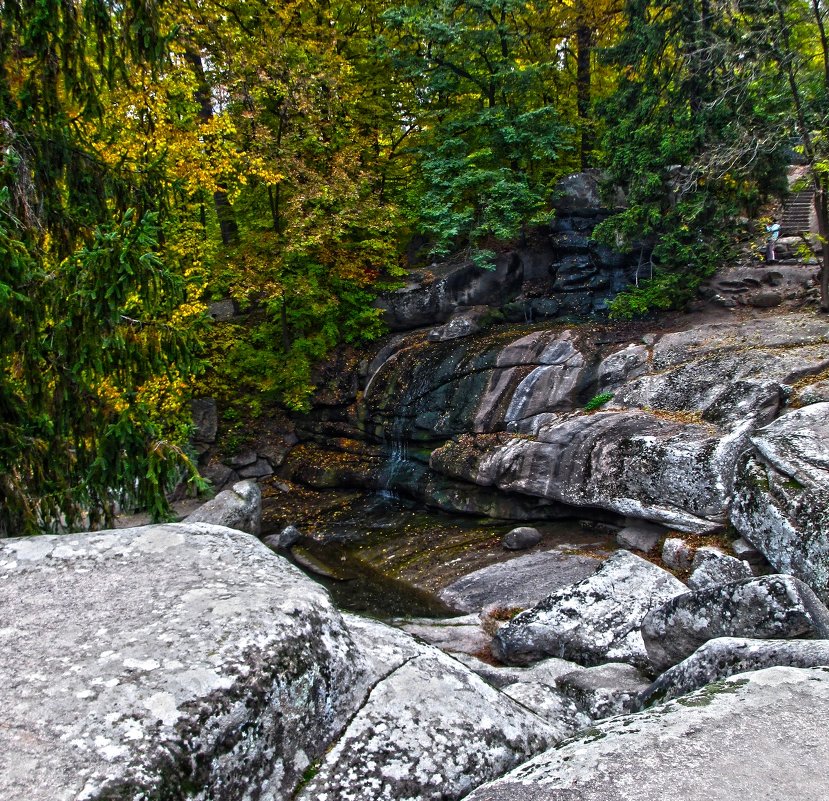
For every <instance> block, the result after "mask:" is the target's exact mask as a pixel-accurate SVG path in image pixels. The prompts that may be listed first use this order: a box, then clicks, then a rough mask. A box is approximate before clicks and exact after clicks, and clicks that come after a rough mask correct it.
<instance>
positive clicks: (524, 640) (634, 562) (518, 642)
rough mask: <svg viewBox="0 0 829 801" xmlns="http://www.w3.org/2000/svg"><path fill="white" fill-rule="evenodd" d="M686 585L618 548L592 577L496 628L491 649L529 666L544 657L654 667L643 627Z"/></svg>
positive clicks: (507, 659) (503, 657) (590, 663)
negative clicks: (643, 634)
mask: <svg viewBox="0 0 829 801" xmlns="http://www.w3.org/2000/svg"><path fill="white" fill-rule="evenodd" d="M685 592H687V587H686V586H685V585H684V584H683V583H682V582H681V581H679V579H676V578H674V576H672V575H671V574H670V573H668V572H667V571H665V570H662V568H660V567H657V566H656V565H653V564H651V563H650V562H647V561H645V560H644V559H641V558H640V557H638V556H635V555H634V554H632V553H630V552H628V551H617V552H616V553H615V554H613V556H611V557H610V558H609V559H607V561H605V562H604V563H603V564H602V566H601V567H600V568H599V569H598V570H597V571H596V573H595V574H594V575H593V576H591V577H590V578H587V579H584V580H583V581H581V582H579V583H578V584H574V585H572V586H570V587H565V588H562V589H560V590H556V591H555V592H554V593H552V594H550V595H549V596H548V597H547V598H545V599H544V600H543V601H542V602H541V603H540V604H538V605H537V606H536V607H534V608H533V609H531V610H529V611H528V612H523V613H522V614H520V615H518V617H516V618H514V619H513V620H512V621H511V622H510V623H509V624H508V625H507V626H504V627H503V628H502V629H500V630H499V631H498V633H497V634H496V635H495V638H494V639H493V643H492V652H493V654H494V655H495V657H496V658H498V659H500V660H501V661H502V662H507V663H513V664H526V663H528V662H533V661H537V660H538V659H541V658H542V657H544V656H558V657H563V658H565V659H572V660H573V661H574V662H578V663H579V664H582V665H599V664H602V663H604V662H627V663H629V664H632V665H636V666H637V667H641V668H644V669H649V668H650V659H649V657H648V654H647V653H646V651H645V645H644V643H643V641H642V635H641V634H640V633H639V626H640V625H641V623H642V620H643V618H644V617H645V615H647V614H648V612H649V611H651V610H652V609H655V608H658V607H661V606H662V605H663V604H665V603H666V602H667V601H669V600H670V599H671V598H674V597H675V596H677V595H680V594H682V593H685Z"/></svg>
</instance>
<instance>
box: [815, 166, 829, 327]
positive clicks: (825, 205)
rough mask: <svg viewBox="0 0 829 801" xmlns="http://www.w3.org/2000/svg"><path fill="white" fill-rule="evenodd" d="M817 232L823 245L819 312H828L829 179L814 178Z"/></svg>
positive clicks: (823, 177) (824, 177)
mask: <svg viewBox="0 0 829 801" xmlns="http://www.w3.org/2000/svg"><path fill="white" fill-rule="evenodd" d="M814 181H815V211H816V212H817V230H818V234H819V236H820V241H821V243H822V244H823V252H822V253H821V256H820V310H821V311H822V312H829V253H827V252H826V251H827V249H829V178H827V177H826V176H820V177H819V176H817V175H815V177H814Z"/></svg>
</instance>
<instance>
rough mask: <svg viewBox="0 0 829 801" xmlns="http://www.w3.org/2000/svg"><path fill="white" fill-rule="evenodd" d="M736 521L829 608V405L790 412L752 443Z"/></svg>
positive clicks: (737, 495) (770, 558)
mask: <svg viewBox="0 0 829 801" xmlns="http://www.w3.org/2000/svg"><path fill="white" fill-rule="evenodd" d="M752 442H753V443H754V445H755V447H756V449H757V452H756V454H754V455H752V456H749V457H748V458H747V459H746V460H745V461H744V463H743V464H742V465H741V466H740V469H739V471H738V474H737V480H736V487H735V496H734V502H733V504H732V508H731V521H732V523H733V525H734V527H735V528H736V529H737V531H739V532H740V534H741V535H742V536H743V537H744V538H745V539H746V540H748V542H750V543H751V544H752V545H754V546H755V547H756V548H758V549H759V550H760V551H761V552H762V554H763V555H764V556H765V557H766V559H768V561H769V562H770V563H771V564H772V565H773V566H774V568H775V569H776V570H778V571H779V572H781V573H791V574H792V575H794V576H797V577H798V578H800V579H802V580H803V581H805V582H806V583H807V584H808V585H809V586H810V587H811V588H812V589H813V590H814V591H815V592H816V593H817V594H818V595H819V596H820V597H821V598H822V599H823V600H824V602H829V403H815V404H812V405H811V406H806V407H805V408H803V409H796V410H794V411H791V412H789V413H787V414H785V415H783V416H782V417H780V418H779V419H777V420H775V421H774V422H773V423H771V424H770V425H768V426H766V427H765V428H764V429H762V430H761V431H759V432H757V434H755V435H754V436H753V437H752Z"/></svg>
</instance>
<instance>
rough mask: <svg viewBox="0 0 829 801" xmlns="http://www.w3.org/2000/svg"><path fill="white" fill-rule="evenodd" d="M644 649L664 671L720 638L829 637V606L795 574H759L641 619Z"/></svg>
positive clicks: (672, 602)
mask: <svg viewBox="0 0 829 801" xmlns="http://www.w3.org/2000/svg"><path fill="white" fill-rule="evenodd" d="M642 637H643V638H644V641H645V648H646V649H647V652H648V656H649V657H650V658H651V661H652V662H653V664H654V666H655V667H656V668H657V670H659V671H662V670H666V669H667V668H669V667H670V666H671V665H675V664H677V663H678V662H681V661H682V660H683V659H685V658H686V657H688V656H690V655H691V654H692V653H693V652H694V651H696V649H697V648H699V646H700V645H702V644H703V643H704V642H706V641H707V640H711V639H714V638H715V637H751V638H755V639H796V638H808V637H817V638H822V639H823V638H827V637H829V610H827V609H826V607H825V606H824V605H823V604H822V603H821V602H820V600H819V599H818V598H817V596H816V595H815V594H814V592H812V590H811V589H809V587H807V586H806V585H805V584H804V583H803V582H801V581H798V580H797V579H796V578H792V577H791V576H759V577H757V578H750V579H745V580H743V581H736V582H733V583H731V584H723V585H720V586H715V587H708V588H706V589H702V590H697V591H696V592H689V593H686V594H685V595H680V596H679V597H676V598H673V599H672V600H670V601H668V602H667V603H666V604H665V605H664V606H662V607H660V608H658V609H655V610H653V611H652V612H650V613H649V614H648V615H647V616H646V617H645V618H644V620H643V621H642Z"/></svg>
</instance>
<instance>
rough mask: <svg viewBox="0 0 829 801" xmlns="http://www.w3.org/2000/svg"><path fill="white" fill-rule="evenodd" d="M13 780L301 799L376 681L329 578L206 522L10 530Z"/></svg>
mask: <svg viewBox="0 0 829 801" xmlns="http://www.w3.org/2000/svg"><path fill="white" fill-rule="evenodd" d="M0 604H2V607H3V608H4V609H6V610H14V614H13V615H11V616H9V617H7V619H6V623H5V625H4V627H3V628H2V629H0V640H2V645H3V647H2V649H0V677H1V678H0V697H2V707H3V722H4V732H5V733H4V736H3V750H4V755H5V760H4V761H3V763H2V767H0V797H2V798H3V799H4V800H5V801H40V799H43V801H46V800H47V799H48V800H49V801H52V799H54V798H55V797H56V793H57V792H58V789H57V788H59V792H60V797H61V798H67V799H70V798H71V799H74V798H84V799H87V800H88V801H94V799H112V798H116V797H117V798H162V797H163V798H191V797H205V798H206V797H209V798H213V799H216V801H225V800H227V799H238V798H243V797H246V794H247V792H248V788H250V787H258V788H261V792H262V797H267V798H275V799H279V798H287V797H288V796H289V794H290V792H291V791H292V789H293V787H294V785H295V784H296V782H297V780H298V779H299V777H300V776H301V775H302V772H303V771H304V770H305V768H306V767H307V766H308V764H309V763H310V762H311V761H312V760H314V759H315V758H316V757H317V756H319V755H320V754H321V753H322V751H323V750H324V749H325V747H326V745H327V744H328V743H330V742H331V741H332V740H333V739H334V737H335V736H336V735H337V734H338V733H339V732H340V731H341V730H342V729H343V727H344V726H345V724H346V722H347V721H348V719H349V718H350V717H351V715H352V714H353V713H354V711H355V710H356V709H357V707H358V706H359V704H360V702H361V701H362V699H363V697H364V695H365V694H366V692H367V691H368V685H367V680H366V676H367V675H368V673H369V671H368V670H367V663H366V661H365V659H364V658H363V656H362V655H361V653H360V650H359V649H358V648H357V647H356V645H355V644H354V642H353V640H352V638H351V636H350V633H349V631H348V629H347V628H346V626H345V625H344V623H343V620H342V618H341V617H340V615H339V613H338V612H337V611H336V610H335V609H334V608H333V607H332V606H331V603H330V601H329V599H328V596H327V594H326V593H325V591H324V590H323V589H322V588H320V587H319V586H318V585H315V584H314V583H312V582H311V581H309V580H308V579H306V578H305V577H304V576H303V575H302V574H301V573H300V572H299V571H298V570H296V569H295V568H294V567H292V566H291V565H290V564H289V563H288V562H286V561H285V560H283V559H281V558H280V557H278V556H276V555H275V554H273V553H271V551H269V550H268V549H267V548H266V547H265V546H263V545H261V544H260V543H259V542H258V541H257V540H256V539H255V538H254V537H252V536H250V535H248V534H243V533H241V532H239V531H234V530H230V529H227V528H222V527H219V526H212V525H208V524H204V523H192V524H184V523H179V524H171V525H158V526H146V527H143V528H133V529H123V530H119V531H104V532H100V533H96V534H80V535H65V536H60V537H55V536H46V537H36V538H29V539H10V540H5V541H2V542H0Z"/></svg>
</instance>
